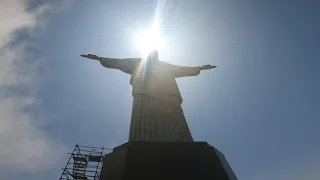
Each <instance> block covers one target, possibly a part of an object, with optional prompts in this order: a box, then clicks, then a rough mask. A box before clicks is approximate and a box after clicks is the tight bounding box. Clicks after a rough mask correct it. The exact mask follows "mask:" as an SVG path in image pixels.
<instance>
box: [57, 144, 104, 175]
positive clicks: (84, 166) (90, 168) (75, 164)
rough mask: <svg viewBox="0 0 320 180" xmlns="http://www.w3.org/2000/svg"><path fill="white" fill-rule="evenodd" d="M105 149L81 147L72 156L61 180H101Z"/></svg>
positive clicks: (74, 150)
mask: <svg viewBox="0 0 320 180" xmlns="http://www.w3.org/2000/svg"><path fill="white" fill-rule="evenodd" d="M104 150H106V149H105V148H104V147H102V148H98V147H90V146H79V145H78V144H77V145H76V146H75V148H74V149H73V152H72V153H68V154H70V158H69V160H68V162H67V165H66V166H65V168H63V172H62V174H61V177H60V180H99V175H100V171H101V167H102V164H103V156H104V154H103V151H104Z"/></svg>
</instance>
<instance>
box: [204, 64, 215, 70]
mask: <svg viewBox="0 0 320 180" xmlns="http://www.w3.org/2000/svg"><path fill="white" fill-rule="evenodd" d="M216 67H217V66H211V65H203V66H201V67H200V70H208V69H213V68H216Z"/></svg>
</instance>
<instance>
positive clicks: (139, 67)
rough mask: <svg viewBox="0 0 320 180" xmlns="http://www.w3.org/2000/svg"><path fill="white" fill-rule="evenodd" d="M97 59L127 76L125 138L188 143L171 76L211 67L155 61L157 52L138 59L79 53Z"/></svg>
mask: <svg viewBox="0 0 320 180" xmlns="http://www.w3.org/2000/svg"><path fill="white" fill-rule="evenodd" d="M81 56H82V57H86V58H89V59H94V60H99V61H100V63H101V64H102V65H103V66H104V67H106V68H111V69H118V70H120V71H123V72H125V73H127V74H130V75H131V80H130V84H131V85H132V87H133V90H132V95H133V97H134V100H133V107H132V116H131V124H130V134H129V141H162V142H192V141H193V139H192V136H191V133H190V130H189V128H188V124H187V121H186V120H185V117H184V114H183V111H182V108H181V103H182V97H181V94H180V91H179V88H178V85H177V83H176V80H175V78H179V77H185V76H197V75H199V74H200V71H201V70H207V69H212V68H215V67H216V66H211V65H204V66H201V67H183V66H176V65H172V64H169V63H166V62H163V61H159V60H158V51H153V52H151V53H150V54H149V55H148V58H147V60H146V61H144V60H143V59H141V58H125V59H115V58H104V57H99V56H96V55H92V54H88V55H81Z"/></svg>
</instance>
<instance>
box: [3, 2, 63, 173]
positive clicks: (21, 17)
mask: <svg viewBox="0 0 320 180" xmlns="http://www.w3.org/2000/svg"><path fill="white" fill-rule="evenodd" d="M27 8H28V7H27V4H26V1H25V0H1V2H0V24H1V27H0V168H1V169H2V168H13V169H15V170H17V169H19V170H26V171H39V170H41V169H43V168H50V167H52V165H54V164H55V162H56V161H57V160H58V159H59V154H61V153H60V152H61V151H60V150H61V149H62V148H63V146H62V145H61V144H59V143H58V142H56V141H55V140H54V139H53V138H50V137H49V136H48V135H47V134H46V133H45V131H43V130H42V128H41V126H40V122H41V124H42V123H43V120H45V119H43V118H41V119H39V116H37V117H35V116H34V113H35V112H34V111H32V110H30V108H29V107H35V106H37V105H38V104H39V100H38V99H37V98H36V96H35V94H36V93H37V90H38V87H39V77H38V76H37V75H38V74H37V71H38V69H39V66H40V63H41V62H42V60H43V58H45V57H41V56H38V57H37V56H34V55H35V54H32V53H30V52H29V50H30V48H31V49H35V48H36V49H37V50H38V51H39V50H40V49H38V48H39V47H38V46H35V44H34V42H32V43H31V42H30V41H29V40H28V41H27V40H26V41H18V40H17V39H16V38H17V36H16V35H17V34H16V33H17V31H19V30H28V32H29V36H30V38H36V37H35V35H36V34H37V33H33V34H32V32H33V31H37V30H38V29H39V28H40V29H42V28H44V25H45V23H44V22H45V20H46V19H44V18H45V17H46V16H44V13H48V12H52V10H53V9H54V7H52V5H42V6H40V7H38V8H36V9H34V10H32V11H28V10H27ZM40 17H41V18H40ZM30 38H29V39H30ZM26 58H29V59H30V58H31V60H30V61H26ZM15 88H17V89H23V90H24V93H17V92H16V91H13V90H14V89H15ZM28 108H29V109H28ZM31 109H34V108H31ZM37 113H39V112H37ZM40 117H41V116H40Z"/></svg>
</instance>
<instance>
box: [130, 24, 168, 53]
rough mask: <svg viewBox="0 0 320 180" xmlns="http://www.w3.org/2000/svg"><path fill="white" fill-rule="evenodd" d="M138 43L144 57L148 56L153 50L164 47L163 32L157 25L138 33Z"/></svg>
mask: <svg viewBox="0 0 320 180" xmlns="http://www.w3.org/2000/svg"><path fill="white" fill-rule="evenodd" d="M136 43H137V46H138V49H139V51H140V52H141V54H142V56H143V57H146V56H147V55H148V54H149V53H150V52H151V51H153V50H161V49H163V42H162V38H161V33H160V32H159V28H158V27H157V26H155V25H154V26H152V27H151V28H150V29H148V30H144V31H142V32H140V33H139V34H137V36H136Z"/></svg>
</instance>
